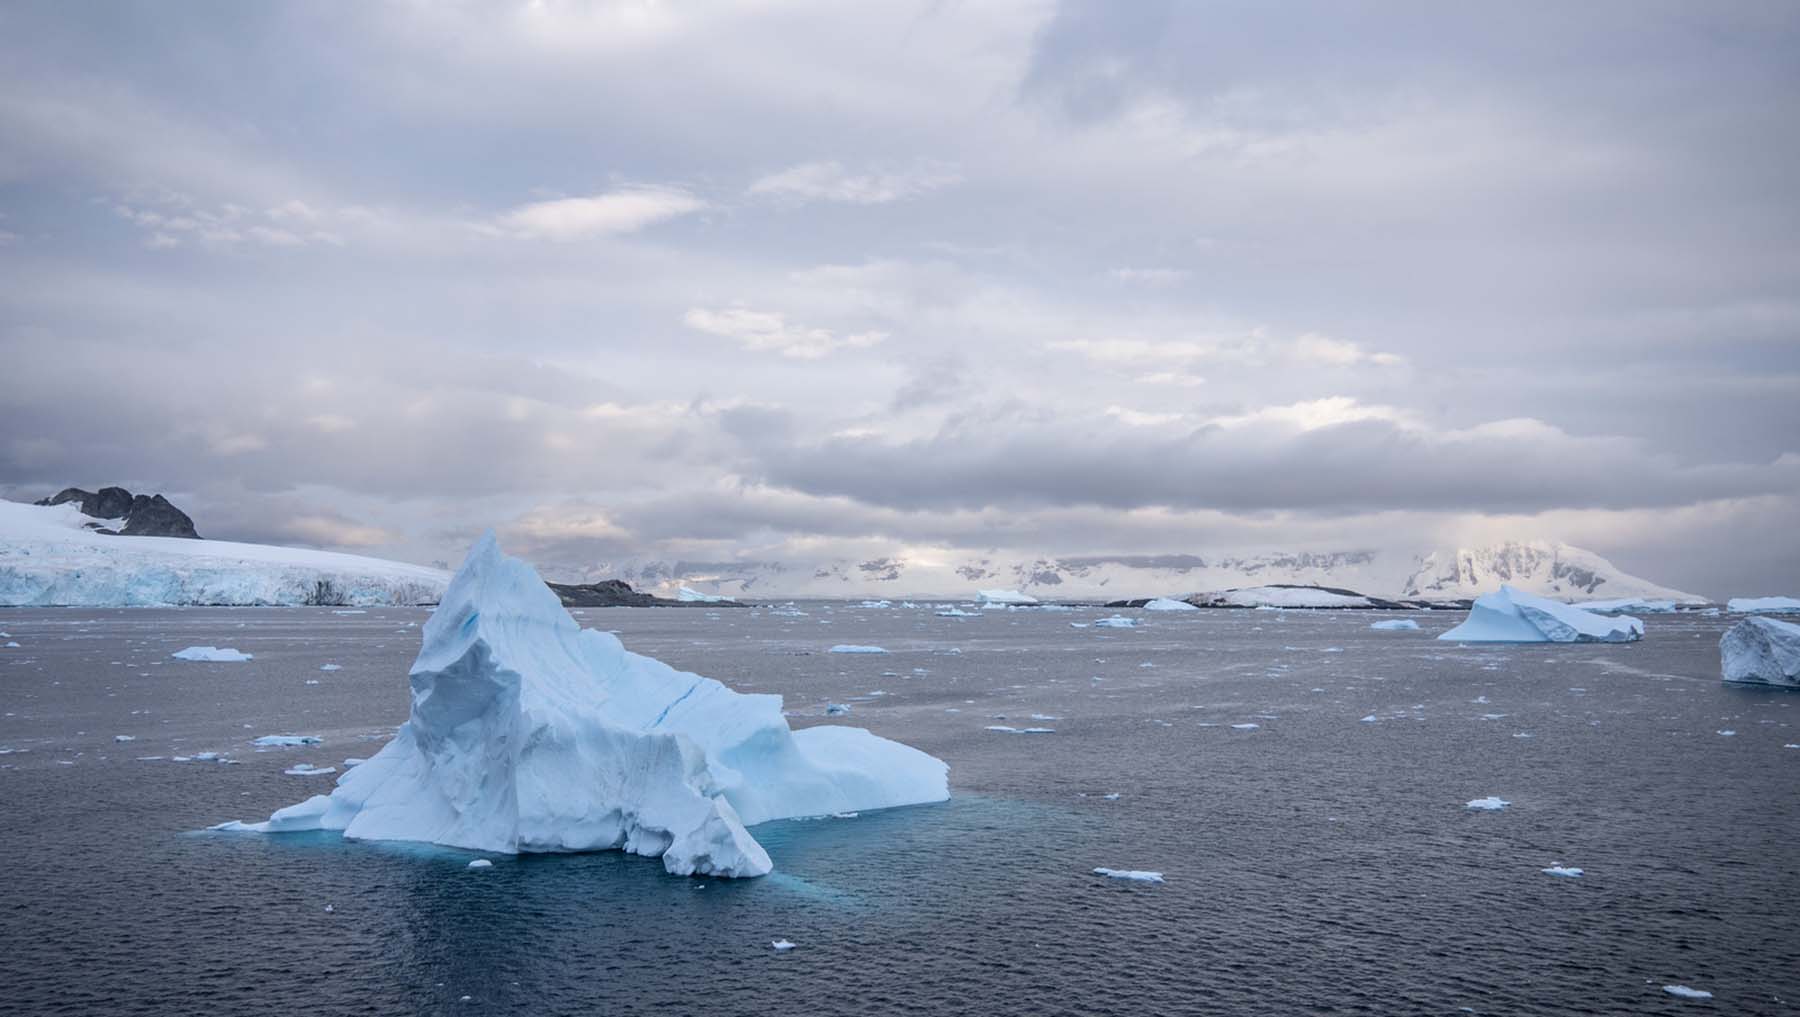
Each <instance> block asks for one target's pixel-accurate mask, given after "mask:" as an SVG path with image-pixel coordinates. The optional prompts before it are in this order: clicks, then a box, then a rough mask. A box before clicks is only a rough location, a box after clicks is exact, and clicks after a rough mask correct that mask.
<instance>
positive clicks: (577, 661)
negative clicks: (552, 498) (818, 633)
mask: <svg viewBox="0 0 1800 1017" xmlns="http://www.w3.org/2000/svg"><path fill="white" fill-rule="evenodd" d="M410 682H411V685H412V710H411V713H410V715H409V717H408V718H407V721H406V723H405V724H403V725H401V727H400V730H399V733H398V734H397V735H396V736H395V737H394V740H393V741H391V742H389V743H388V744H387V745H386V746H385V747H383V748H382V750H381V751H380V752H379V753H377V754H376V755H375V756H374V757H373V758H371V759H369V760H368V761H367V762H365V763H363V764H362V765H360V766H358V767H356V768H355V769H352V770H349V771H347V772H346V773H345V774H344V775H343V776H342V777H340V778H339V779H338V782H337V789H336V790H335V791H333V792H332V793H331V794H329V795H315V796H313V797H312V798H309V799H307V800H306V801H304V802H301V803H299V804H298V805H293V806H289V807H288V808H285V809H281V810H279V811H277V812H276V813H275V814H274V815H272V816H270V817H269V819H268V820H267V821H266V822H261V823H225V824H221V825H220V826H219V827H216V829H221V830H242V831H253V832H259V833H285V832H289V831H299V830H338V831H341V832H342V833H343V835H344V836H345V837H348V838H352V839H362V840H405V841H425V842H430V843H436V844H443V845H446V846H451V847H459V848H467V849H470V850H476V851H490V852H497V853H509V854H510V853H518V852H560V851H599V850H610V849H621V850H625V851H629V852H632V853H634V854H639V855H645V856H649V857H661V858H662V860H663V867H664V868H665V869H666V870H668V871H669V872H671V873H675V874H677V875H689V874H704V875H714V876H760V875H763V874H764V873H767V872H769V871H770V870H771V868H772V867H773V866H772V863H771V862H770V860H769V856H768V854H767V853H766V852H765V851H764V850H763V847H762V845H761V844H758V843H757V842H756V839H755V838H754V837H752V836H751V835H750V832H749V830H748V829H746V828H747V827H749V826H753V825H755V824H757V823H762V822H767V821H769V820H774V819H787V818H793V817H797V816H817V815H831V814H835V813H840V812H854V811H858V810H864V809H879V808H886V807H890V806H898V805H914V804H919V803H924V802H937V801H943V800H945V799H946V798H948V797H949V789H948V784H947V781H946V775H947V770H948V768H947V767H946V766H945V765H944V763H943V762H942V761H940V760H938V759H934V758H933V757H931V756H928V755H926V754H925V753H923V752H920V751H918V750H917V749H913V748H910V747H908V746H905V745H901V744H899V743H897V742H892V741H888V740H887V739H885V738H879V737H876V736H875V735H872V734H870V733H869V732H867V731H864V730H861V729H858V728H851V727H840V726H835V725H827V726H819V727H811V728H807V729H805V730H802V731H792V730H789V728H788V725H787V721H786V720H785V719H783V717H782V712H781V697H779V696H773V695H745V694H740V693H736V692H733V691H732V690H730V689H729V688H727V687H725V686H724V685H722V684H720V683H719V682H716V681H713V680H712V679H710V678H703V677H700V676H698V675H694V674H688V673H685V672H681V671H676V670H675V669H673V668H671V667H669V666H668V665H666V664H663V663H662V662H660V661H657V660H653V659H651V658H649V657H643V656H639V655H638V654H635V653H630V652H627V651H626V650H625V648H624V647H623V646H622V645H621V644H620V642H619V640H618V639H617V638H616V637H614V636H612V635H610V634H608V633H605V632H599V631H595V630H592V629H582V628H581V627H580V626H579V625H577V624H576V623H575V620H574V619H573V618H571V617H570V616H569V614H568V612H567V611H565V610H564V609H563V607H562V605H561V604H560V602H559V601H558V600H557V597H556V595H555V594H554V593H552V592H551V591H550V590H549V588H548V587H546V586H545V585H544V583H543V581H542V580H541V579H539V578H538V575H537V573H536V572H535V571H533V570H532V568H531V566H529V565H527V564H525V563H524V562H521V561H518V560H516V559H512V558H508V557H506V556H504V555H503V554H501V552H500V549H499V547H498V545H497V544H496V542H495V540H494V537H493V534H491V533H490V534H488V535H487V536H485V537H483V538H482V539H481V540H480V541H479V542H478V543H477V544H476V545H475V547H474V549H473V550H471V551H470V552H469V557H468V560H467V561H465V562H464V563H463V566H462V569H461V570H460V571H458V572H457V574H456V575H455V577H454V578H453V579H452V580H451V582H450V586H449V588H448V590H446V591H445V594H444V600H443V603H442V604H441V605H440V606H439V607H438V609H437V611H436V612H434V613H433V614H432V616H431V618H430V620H429V621H427V622H426V624H425V627H424V645H423V646H422V647H421V649H420V651H419V656H418V659H417V660H416V661H414V663H413V666H412V672H411V675H410Z"/></svg>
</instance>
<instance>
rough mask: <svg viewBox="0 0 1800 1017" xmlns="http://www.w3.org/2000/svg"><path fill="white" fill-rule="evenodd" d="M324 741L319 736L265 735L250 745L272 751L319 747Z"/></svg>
mask: <svg viewBox="0 0 1800 1017" xmlns="http://www.w3.org/2000/svg"><path fill="white" fill-rule="evenodd" d="M324 740H325V739H323V738H320V737H319V736H318V735H263V736H262V737H260V738H253V739H251V740H250V744H252V745H255V746H257V747H258V748H264V749H272V748H288V747H290V746H295V745H317V744H319V743H320V742H322V741H324Z"/></svg>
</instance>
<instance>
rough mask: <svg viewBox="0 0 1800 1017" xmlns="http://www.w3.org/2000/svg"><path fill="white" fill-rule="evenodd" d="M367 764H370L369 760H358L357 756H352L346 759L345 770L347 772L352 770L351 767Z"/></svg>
mask: <svg viewBox="0 0 1800 1017" xmlns="http://www.w3.org/2000/svg"><path fill="white" fill-rule="evenodd" d="M366 762H368V760H366V759H358V758H357V757H355V756H350V757H348V758H346V759H345V760H344V769H346V770H348V769H350V768H351V767H352V766H361V765H363V764H364V763H366Z"/></svg>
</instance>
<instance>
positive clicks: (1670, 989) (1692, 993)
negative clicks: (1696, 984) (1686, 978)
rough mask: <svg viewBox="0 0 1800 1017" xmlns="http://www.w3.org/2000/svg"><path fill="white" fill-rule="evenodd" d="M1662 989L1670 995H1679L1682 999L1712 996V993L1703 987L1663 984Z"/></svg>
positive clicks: (1709, 997) (1708, 997)
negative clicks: (1694, 987) (1693, 987)
mask: <svg viewBox="0 0 1800 1017" xmlns="http://www.w3.org/2000/svg"><path fill="white" fill-rule="evenodd" d="M1663 991H1664V992H1666V993H1668V994H1669V995H1671V996H1680V997H1681V998H1682V999H1711V998H1713V994H1712V993H1710V992H1707V991H1706V990H1705V989H1691V988H1689V987H1687V986H1685V985H1665V986H1663Z"/></svg>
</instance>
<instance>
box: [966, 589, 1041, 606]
mask: <svg viewBox="0 0 1800 1017" xmlns="http://www.w3.org/2000/svg"><path fill="white" fill-rule="evenodd" d="M975 602H976V603H977V604H980V605H981V606H983V607H986V606H988V605H989V604H992V605H994V606H996V607H1030V606H1032V605H1034V604H1036V603H1037V602H1038V599H1037V598H1036V597H1033V596H1032V595H1031V594H1029V593H1020V592H1019V591H1018V590H976V591H975Z"/></svg>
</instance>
